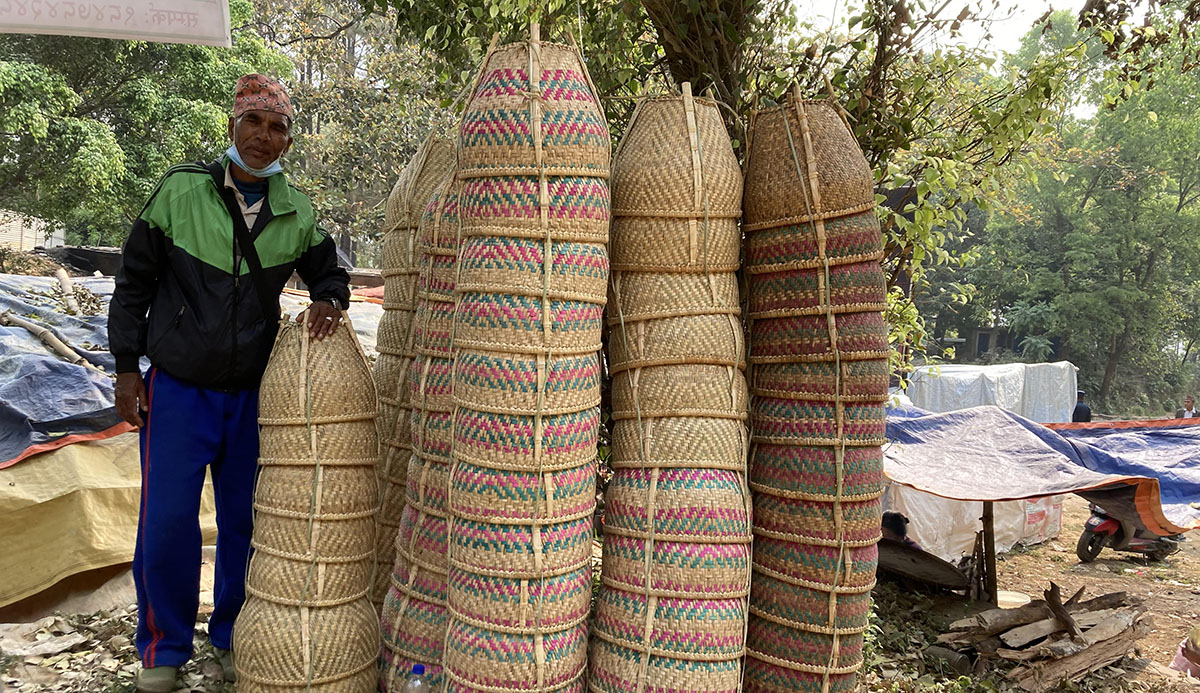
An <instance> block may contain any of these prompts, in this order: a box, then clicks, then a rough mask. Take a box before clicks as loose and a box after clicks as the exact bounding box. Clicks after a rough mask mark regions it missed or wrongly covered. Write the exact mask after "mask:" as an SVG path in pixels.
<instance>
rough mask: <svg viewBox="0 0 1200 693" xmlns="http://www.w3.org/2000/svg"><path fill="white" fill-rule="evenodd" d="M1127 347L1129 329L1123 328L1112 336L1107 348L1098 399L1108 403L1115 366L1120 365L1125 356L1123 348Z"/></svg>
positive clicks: (1115, 370)
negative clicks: (1122, 330)
mask: <svg viewBox="0 0 1200 693" xmlns="http://www.w3.org/2000/svg"><path fill="white" fill-rule="evenodd" d="M1127 348H1129V330H1128V329H1127V330H1125V331H1124V332H1122V333H1121V334H1119V335H1115V336H1114V337H1113V338H1112V343H1111V345H1110V346H1109V349H1108V360H1107V361H1106V362H1105V363H1104V380H1103V381H1101V383H1100V401H1101V402H1103V403H1105V404H1107V403H1108V393H1109V391H1110V390H1111V389H1112V384H1113V380H1115V379H1116V375H1117V366H1119V365H1120V363H1121V359H1122V358H1124V357H1125V350H1126V349H1127Z"/></svg>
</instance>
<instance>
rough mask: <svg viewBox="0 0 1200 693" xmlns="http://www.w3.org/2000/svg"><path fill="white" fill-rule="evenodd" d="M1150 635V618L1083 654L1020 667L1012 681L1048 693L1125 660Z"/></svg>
mask: <svg viewBox="0 0 1200 693" xmlns="http://www.w3.org/2000/svg"><path fill="white" fill-rule="evenodd" d="M1149 632H1150V625H1149V623H1147V619H1142V620H1139V621H1137V622H1136V623H1134V624H1133V625H1132V626H1130V627H1129V628H1127V629H1125V630H1124V631H1123V632H1121V633H1119V634H1117V635H1115V636H1113V637H1111V638H1109V639H1107V640H1103V641H1101V642H1098V643H1096V644H1095V645H1093V646H1091V647H1089V648H1087V649H1086V650H1084V651H1082V652H1079V653H1078V654H1074V655H1071V656H1069V657H1063V658H1062V659H1054V660H1050V661H1048V662H1041V663H1038V664H1031V665H1026V666H1021V667H1018V668H1016V669H1014V670H1012V671H1011V672H1009V673H1008V678H1009V679H1010V680H1011V681H1013V682H1014V683H1016V684H1017V685H1018V686H1020V687H1021V689H1022V690H1025V691H1029V693H1044V692H1045V691H1049V690H1052V689H1053V688H1055V687H1056V686H1058V684H1059V683H1061V682H1062V681H1075V680H1078V679H1080V678H1082V677H1083V676H1085V675H1086V674H1088V673H1090V672H1093V671H1095V670H1097V669H1101V668H1103V667H1106V666H1108V665H1109V664H1112V663H1113V662H1115V661H1117V660H1119V659H1120V658H1122V657H1124V656H1125V654H1126V653H1128V652H1129V650H1130V649H1132V648H1133V646H1134V644H1135V643H1136V642H1137V641H1138V640H1139V639H1140V638H1143V637H1145V636H1146V634H1147V633H1149Z"/></svg>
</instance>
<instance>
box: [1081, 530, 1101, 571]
mask: <svg viewBox="0 0 1200 693" xmlns="http://www.w3.org/2000/svg"><path fill="white" fill-rule="evenodd" d="M1107 542H1108V537H1106V536H1105V535H1103V534H1096V533H1095V532H1093V531H1092V530H1090V529H1085V530H1083V534H1080V535H1079V543H1077V544H1075V555H1076V556H1078V557H1079V560H1080V561H1081V562H1083V563H1091V562H1092V561H1094V560H1096V557H1097V556H1099V555H1100V550H1101V549H1103V548H1104V544H1105V543H1107Z"/></svg>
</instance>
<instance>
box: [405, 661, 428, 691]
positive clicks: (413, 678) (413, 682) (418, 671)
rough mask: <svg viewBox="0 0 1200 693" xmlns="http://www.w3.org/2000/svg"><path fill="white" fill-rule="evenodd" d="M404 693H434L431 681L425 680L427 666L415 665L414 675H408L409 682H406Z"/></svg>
mask: <svg viewBox="0 0 1200 693" xmlns="http://www.w3.org/2000/svg"><path fill="white" fill-rule="evenodd" d="M403 693H433V686H432V685H430V683H429V679H427V678H425V665H424V664H414V665H413V668H412V673H410V674H409V675H408V680H407V681H405V682H404V692H403Z"/></svg>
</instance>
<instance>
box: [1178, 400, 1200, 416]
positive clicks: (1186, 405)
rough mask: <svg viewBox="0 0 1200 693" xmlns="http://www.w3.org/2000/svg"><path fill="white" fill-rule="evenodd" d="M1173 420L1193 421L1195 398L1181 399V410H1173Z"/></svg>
mask: <svg viewBox="0 0 1200 693" xmlns="http://www.w3.org/2000/svg"><path fill="white" fill-rule="evenodd" d="M1175 418H1177V419H1194V418H1196V398H1195V397H1193V396H1191V395H1188V396H1187V397H1185V398H1184V399H1183V409H1176V410H1175Z"/></svg>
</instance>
